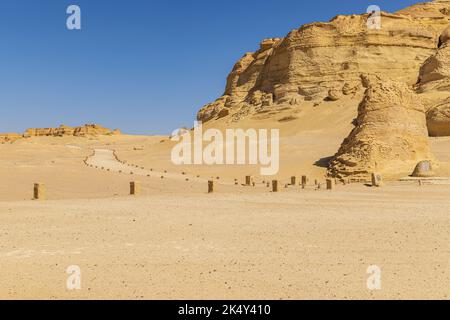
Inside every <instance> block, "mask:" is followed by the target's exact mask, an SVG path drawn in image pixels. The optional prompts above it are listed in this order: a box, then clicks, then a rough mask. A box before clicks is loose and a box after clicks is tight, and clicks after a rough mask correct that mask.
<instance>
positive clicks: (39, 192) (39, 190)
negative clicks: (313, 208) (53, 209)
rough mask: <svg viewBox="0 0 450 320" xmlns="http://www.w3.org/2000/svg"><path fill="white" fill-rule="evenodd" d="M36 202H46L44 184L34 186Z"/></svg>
mask: <svg viewBox="0 0 450 320" xmlns="http://www.w3.org/2000/svg"><path fill="white" fill-rule="evenodd" d="M33 199H34V200H45V185H44V184H42V183H35V184H34V192H33Z"/></svg>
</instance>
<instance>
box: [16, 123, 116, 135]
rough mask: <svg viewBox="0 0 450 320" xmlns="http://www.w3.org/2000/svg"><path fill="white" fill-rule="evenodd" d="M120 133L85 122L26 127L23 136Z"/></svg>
mask: <svg viewBox="0 0 450 320" xmlns="http://www.w3.org/2000/svg"><path fill="white" fill-rule="evenodd" d="M118 134H121V132H120V130H118V129H115V130H110V129H108V128H105V127H102V126H100V125H98V124H86V125H84V126H80V127H69V126H66V125H61V126H60V127H59V128H32V129H27V130H26V131H25V133H24V137H43V136H54V137H63V136H76V137H84V136H100V135H118Z"/></svg>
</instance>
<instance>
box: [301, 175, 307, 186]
mask: <svg viewBox="0 0 450 320" xmlns="http://www.w3.org/2000/svg"><path fill="white" fill-rule="evenodd" d="M307 183H308V178H307V177H306V176H302V186H306V184H307Z"/></svg>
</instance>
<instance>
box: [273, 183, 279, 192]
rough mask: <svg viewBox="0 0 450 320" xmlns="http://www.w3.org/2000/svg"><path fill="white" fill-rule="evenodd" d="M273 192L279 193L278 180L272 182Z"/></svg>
mask: <svg viewBox="0 0 450 320" xmlns="http://www.w3.org/2000/svg"><path fill="white" fill-rule="evenodd" d="M272 192H278V180H273V181H272Z"/></svg>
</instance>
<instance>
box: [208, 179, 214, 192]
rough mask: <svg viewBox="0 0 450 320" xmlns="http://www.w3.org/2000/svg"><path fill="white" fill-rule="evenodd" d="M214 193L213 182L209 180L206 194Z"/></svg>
mask: <svg viewBox="0 0 450 320" xmlns="http://www.w3.org/2000/svg"><path fill="white" fill-rule="evenodd" d="M213 192H214V181H212V180H209V181H208V193H213Z"/></svg>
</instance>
